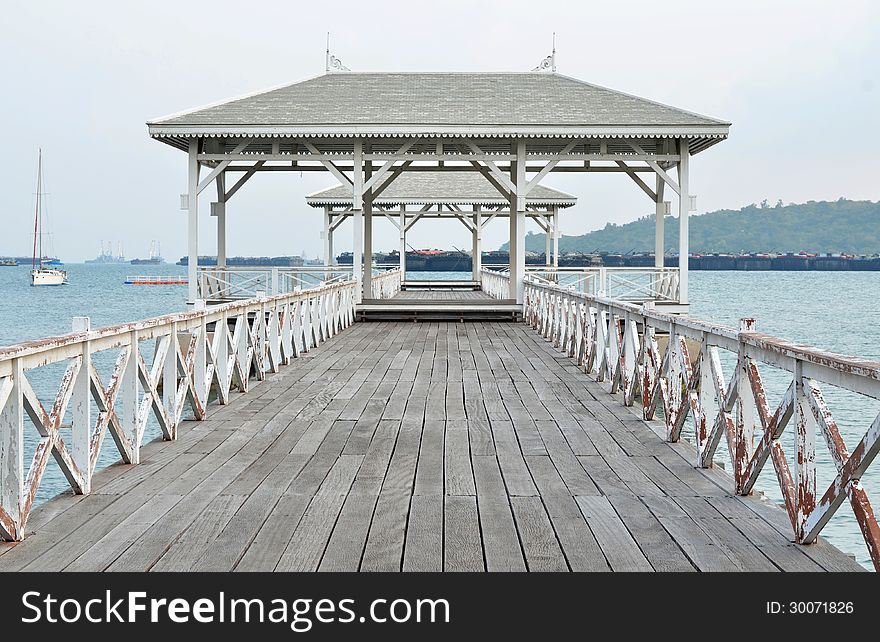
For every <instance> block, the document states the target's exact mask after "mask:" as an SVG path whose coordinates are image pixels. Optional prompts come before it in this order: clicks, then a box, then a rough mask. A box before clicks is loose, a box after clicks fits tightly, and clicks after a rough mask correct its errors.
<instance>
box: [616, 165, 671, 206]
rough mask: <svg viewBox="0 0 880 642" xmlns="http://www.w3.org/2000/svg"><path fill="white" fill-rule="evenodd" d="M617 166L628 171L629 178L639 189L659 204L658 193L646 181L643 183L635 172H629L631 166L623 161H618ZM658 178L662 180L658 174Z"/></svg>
mask: <svg viewBox="0 0 880 642" xmlns="http://www.w3.org/2000/svg"><path fill="white" fill-rule="evenodd" d="M617 164H618V165H619V166H620V167H622V168H623V169H624V170H625V171H626V174H627V176H629V177H630V178H631V179H633V181H635V183H636V185H638V186H639V187H641V188H642V190H643V191H644V192H645V194H647V195H648V198H650V199H651V200H652V201H654V202H655V203H656V202H657V193H656V192H655V191H654V190H652V189H651V188H650V187H648V184H647V183H645V181H643V180H642V179H641V178H640V177H639V176H638V175H637V174H636V173H635V172H631V171H629V170H630V167H629V165H627V164H626V163H624V162H623V161H617ZM658 178H661V177H660V176H659V174H658Z"/></svg>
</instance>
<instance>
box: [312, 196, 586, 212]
mask: <svg viewBox="0 0 880 642" xmlns="http://www.w3.org/2000/svg"><path fill="white" fill-rule="evenodd" d="M351 203H352V199H350V198H321V197H319V196H307V197H306V204H308V205H311V206H312V207H322V206H324V205H351ZM373 204H374V205H509V201H507V200H505V199H503V198H470V199H469V198H452V197H450V198H425V197H421V198H419V197H412V198H377V199H376V200H374V201H373ZM576 204H577V198H575V197H572V198H542V199H537V200H531V199H529V198H526V205H533V206H535V207H541V206H544V205H555V206H557V207H573V206H574V205H576ZM465 213H466V214H470V212H465ZM488 213H489V214H491V212H488Z"/></svg>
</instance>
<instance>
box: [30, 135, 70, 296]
mask: <svg viewBox="0 0 880 642" xmlns="http://www.w3.org/2000/svg"><path fill="white" fill-rule="evenodd" d="M38 257H39V258H38ZM44 258H45V257H44V256H43V150H42V148H41V149H40V156H39V161H38V162H37V208H36V212H35V213H34V256H33V259H32V260H31V285H64V284H65V283H67V272H65V271H64V270H59V269H57V268H54V267H46V263H45V262H44V261H43V259H44Z"/></svg>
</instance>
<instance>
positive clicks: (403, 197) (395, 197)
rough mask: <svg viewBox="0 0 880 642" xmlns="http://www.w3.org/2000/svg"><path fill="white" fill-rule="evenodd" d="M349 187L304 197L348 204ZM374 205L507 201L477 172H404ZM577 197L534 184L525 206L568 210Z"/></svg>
mask: <svg viewBox="0 0 880 642" xmlns="http://www.w3.org/2000/svg"><path fill="white" fill-rule="evenodd" d="M351 202H352V189H351V185H343V184H341V183H339V184H337V185H335V186H333V187H328V188H326V189H323V190H321V191H319V192H315V193H313V194H309V195H308V196H306V203H308V204H309V205H311V206H312V207H323V206H325V205H351ZM373 203H374V204H376V205H436V204H443V205H506V204H507V203H508V201H507V199H505V198H504V197H502V196H501V194H500V193H499V192H498V190H497V189H495V187H494V186H493V185H492V184H491V183H490V182H489V181H488V180H486V178H485V177H483V175H482V174H480V173H478V172H443V171H436V170H435V171H425V172H403V173H401V174H400V176H398V177H397V178H395V179H394V180H393V181H392V182H391V183H390V184H389V185H388V187H387V188H385V189H384V190H383V191H382V193H381V194H380V195H379V196H378V197H377V198H376V199H375V200H374V201H373ZM576 203H577V197H575V196H572V195H571V194H567V193H565V192H561V191H559V190H556V189H553V188H552V187H545V186H543V185H540V184H539V185H536V186H535V187H534V188H532V190H531V191H530V192H529V195H528V196H527V197H526V205H533V206H548V205H555V206H558V207H571V206H573V205H575V204H576Z"/></svg>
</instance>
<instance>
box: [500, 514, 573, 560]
mask: <svg viewBox="0 0 880 642" xmlns="http://www.w3.org/2000/svg"><path fill="white" fill-rule="evenodd" d="M510 503H511V505H512V506H513V514H514V516H515V518H516V528H517V531H518V532H519V536H520V540H521V541H522V546H523V550H524V552H525V557H526V563H527V565H528V569H529V570H530V571H544V572H547V571H549V572H558V571H567V570H569V568H568V564H567V563H566V561H565V556H564V555H563V553H562V549H561V548H560V546H559V542H558V541H557V539H556V533H555V532H554V531H553V526H552V525H551V523H550V518H549V517H548V516H547V511H545V510H544V505H543V503H542V502H541V498H540V497H511V498H510Z"/></svg>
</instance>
